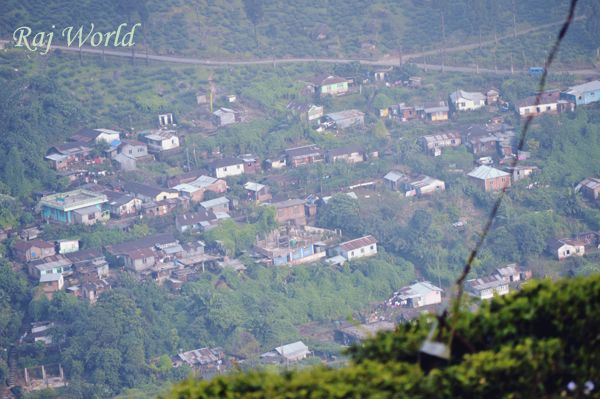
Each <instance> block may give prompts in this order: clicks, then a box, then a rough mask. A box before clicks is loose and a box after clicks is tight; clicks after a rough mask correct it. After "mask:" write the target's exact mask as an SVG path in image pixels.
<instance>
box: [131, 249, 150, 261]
mask: <svg viewBox="0 0 600 399" xmlns="http://www.w3.org/2000/svg"><path fill="white" fill-rule="evenodd" d="M126 255H127V256H128V257H129V258H131V259H134V260H135V259H144V258H150V257H152V256H154V251H153V250H151V249H149V248H141V249H134V250H133V251H130V252H128V253H127V254H126Z"/></svg>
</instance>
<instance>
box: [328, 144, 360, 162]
mask: <svg viewBox="0 0 600 399" xmlns="http://www.w3.org/2000/svg"><path fill="white" fill-rule="evenodd" d="M325 159H326V160H327V162H329V163H334V162H337V161H343V162H347V163H359V162H364V160H365V151H364V150H363V148H362V147H361V146H360V145H358V144H350V145H346V146H343V147H338V148H334V149H332V150H328V151H327V152H326V154H325Z"/></svg>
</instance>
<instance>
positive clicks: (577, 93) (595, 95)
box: [561, 80, 600, 105]
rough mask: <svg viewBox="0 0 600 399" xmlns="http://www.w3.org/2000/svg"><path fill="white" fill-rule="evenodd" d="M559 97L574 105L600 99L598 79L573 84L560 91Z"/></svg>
mask: <svg viewBox="0 0 600 399" xmlns="http://www.w3.org/2000/svg"><path fill="white" fill-rule="evenodd" d="M561 97H562V98H564V99H565V100H567V101H569V102H571V103H573V104H576V105H587V104H591V103H594V102H597V101H598V100H600V80H593V81H591V82H587V83H584V84H580V85H577V86H573V87H571V88H569V90H567V91H566V92H564V93H562V95H561Z"/></svg>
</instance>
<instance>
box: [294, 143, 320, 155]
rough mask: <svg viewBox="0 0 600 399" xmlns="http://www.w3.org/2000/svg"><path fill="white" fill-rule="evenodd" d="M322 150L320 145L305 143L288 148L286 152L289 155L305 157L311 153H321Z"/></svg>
mask: <svg viewBox="0 0 600 399" xmlns="http://www.w3.org/2000/svg"><path fill="white" fill-rule="evenodd" d="M321 153H322V151H321V149H320V148H319V147H317V146H316V145H314V144H308V145H303V146H300V147H294V148H288V149H286V150H285V154H286V155H287V156H288V157H292V158H296V157H305V156H310V155H319V154H321Z"/></svg>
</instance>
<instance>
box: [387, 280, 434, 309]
mask: <svg viewBox="0 0 600 399" xmlns="http://www.w3.org/2000/svg"><path fill="white" fill-rule="evenodd" d="M442 292H443V290H442V289H441V288H439V287H436V286H435V285H433V284H431V283H430V282H429V281H421V282H417V283H414V284H412V285H409V286H406V287H403V288H401V289H400V290H399V291H398V292H394V294H393V295H392V297H391V298H390V299H388V300H387V302H386V305H388V306H391V307H398V306H402V307H409V308H420V307H422V306H428V305H437V304H438V303H441V302H442Z"/></svg>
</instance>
